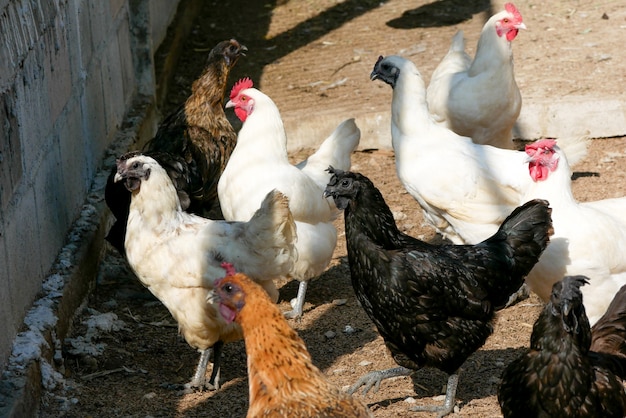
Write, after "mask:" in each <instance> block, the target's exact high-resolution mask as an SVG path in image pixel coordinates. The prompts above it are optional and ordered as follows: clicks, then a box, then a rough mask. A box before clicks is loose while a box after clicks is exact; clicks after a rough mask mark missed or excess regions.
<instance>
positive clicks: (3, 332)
mask: <svg viewBox="0 0 626 418" xmlns="http://www.w3.org/2000/svg"><path fill="white" fill-rule="evenodd" d="M178 3H179V0H97V1H93V0H0V126H1V127H2V129H1V130H0V306H1V308H0V366H1V367H2V368H3V369H4V367H5V366H6V362H7V360H8V357H9V355H10V353H11V346H12V342H13V340H14V338H15V336H16V334H17V333H18V331H19V330H20V327H21V326H22V323H23V320H24V316H25V314H26V312H27V311H28V309H29V308H30V307H31V305H32V303H33V301H34V300H35V299H36V297H37V295H38V293H40V292H41V286H42V281H43V279H44V278H45V277H46V275H47V274H48V273H49V272H50V269H51V267H52V266H53V263H54V261H55V259H56V258H57V255H58V254H59V251H60V250H61V248H62V247H63V245H64V243H65V241H66V235H67V232H68V231H69V229H70V227H71V226H72V223H73V222H74V221H75V220H76V219H77V218H78V216H79V215H80V211H81V207H82V205H83V203H84V202H85V200H86V197H87V195H88V193H89V191H90V187H91V185H92V181H93V179H94V176H95V175H96V173H97V171H98V169H99V168H100V166H101V164H102V161H103V157H104V156H105V152H106V150H107V148H108V147H109V146H110V145H111V143H112V142H113V141H114V139H115V138H116V135H118V132H119V130H120V127H121V126H122V124H123V122H124V120H125V118H126V117H127V115H128V113H129V111H131V108H132V107H133V106H134V105H136V103H137V102H138V100H140V99H139V98H144V99H145V98H146V97H147V100H148V101H150V100H152V101H154V92H155V82H154V80H155V77H154V70H153V62H152V60H151V57H152V56H153V54H154V52H155V50H156V48H157V47H158V45H159V44H160V43H161V41H162V40H163V39H164V37H165V34H166V31H167V27H168V25H169V24H170V22H171V21H172V19H173V18H174V16H175V14H176V11H177V7H178Z"/></svg>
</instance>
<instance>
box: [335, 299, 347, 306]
mask: <svg viewBox="0 0 626 418" xmlns="http://www.w3.org/2000/svg"><path fill="white" fill-rule="evenodd" d="M347 302H348V300H347V299H335V300H333V305H335V306H341V305H345V304H346V303H347Z"/></svg>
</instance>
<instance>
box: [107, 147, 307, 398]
mask: <svg viewBox="0 0 626 418" xmlns="http://www.w3.org/2000/svg"><path fill="white" fill-rule="evenodd" d="M115 181H116V182H119V181H123V182H124V185H125V186H126V187H127V188H128V190H129V191H130V192H131V203H130V212H129V217H128V225H127V230H126V238H125V248H126V255H127V258H128V263H129V264H130V266H131V268H132V269H133V271H134V272H135V274H136V275H137V277H138V278H139V280H140V281H141V283H143V285H144V286H146V287H147V288H148V289H149V290H150V292H152V293H153V294H154V295H155V296H156V297H157V298H158V299H159V300H160V301H161V302H162V303H163V304H164V305H165V306H166V307H167V309H168V310H169V311H170V313H171V314H172V316H173V317H174V318H175V319H176V321H177V322H178V326H179V331H180V333H181V334H182V335H183V336H184V338H185V340H186V341H187V343H188V344H189V345H190V346H192V347H194V348H196V349H198V350H199V351H200V352H201V356H200V362H199V364H198V367H197V369H196V372H195V374H194V376H193V379H192V380H191V382H189V383H188V384H187V388H188V389H197V388H200V389H201V388H204V387H205V381H206V378H205V372H206V369H207V365H208V361H209V357H210V354H211V351H213V356H214V361H213V371H212V374H211V377H210V380H209V382H208V385H206V386H208V387H209V388H211V387H213V388H216V389H217V388H219V370H220V366H219V364H220V355H221V348H222V346H223V344H224V343H227V342H231V341H236V340H239V339H241V338H242V337H243V335H242V331H241V328H240V327H239V326H237V325H235V324H233V323H227V322H226V321H224V319H223V318H222V316H221V315H220V314H219V313H218V310H217V305H216V304H213V303H207V296H208V295H209V292H210V291H211V290H212V289H213V284H214V281H215V280H217V279H220V278H221V277H223V276H224V270H223V269H222V267H221V263H222V262H224V261H227V262H230V263H232V264H233V265H234V266H236V268H237V269H238V270H240V271H242V272H246V274H248V275H250V277H252V278H253V279H254V280H256V281H257V282H258V283H259V284H260V285H261V286H262V287H263V288H264V289H265V290H266V291H267V293H268V294H269V295H270V297H271V298H272V299H273V300H274V301H276V300H277V299H278V291H277V289H276V286H275V284H274V282H273V279H275V278H276V277H279V276H284V275H286V274H287V273H288V272H289V271H290V270H291V267H292V263H293V259H294V257H295V254H294V252H295V249H294V242H295V239H296V230H295V223H294V221H293V217H292V216H291V213H290V212H289V202H288V199H287V197H285V196H284V195H283V194H282V193H280V192H278V191H275V190H274V191H270V192H269V193H268V194H267V195H266V196H265V198H264V200H263V202H262V203H260V204H259V206H260V207H259V208H257V209H258V210H256V211H255V214H254V216H253V217H252V219H250V221H249V222H226V221H213V220H210V219H205V218H202V217H200V216H197V215H193V214H189V213H186V212H183V210H182V209H181V205H180V201H179V199H178V195H177V193H176V189H175V187H174V185H173V183H172V181H171V180H170V178H169V176H168V174H167V172H166V171H165V170H164V169H163V168H162V167H161V166H160V165H159V164H158V163H157V162H156V161H155V160H154V159H153V158H151V157H148V156H145V155H141V154H137V153H130V154H126V155H124V156H122V157H121V158H120V159H118V161H117V173H116V174H115Z"/></svg>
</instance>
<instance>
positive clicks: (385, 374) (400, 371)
mask: <svg viewBox="0 0 626 418" xmlns="http://www.w3.org/2000/svg"><path fill="white" fill-rule="evenodd" d="M411 373H413V370H411V369H407V368H406V367H402V366H400V367H394V368H392V369H387V370H376V371H374V372H369V373H368V374H366V375H365V376H363V377H361V378H360V379H359V380H357V382H356V383H355V384H354V385H352V386H351V387H350V389H348V393H349V394H350V395H352V394H353V393H354V392H356V391H357V389H359V388H360V387H361V386H365V388H364V389H363V395H365V394H366V393H367V392H369V390H370V389H371V388H372V386H374V392H378V389H379V388H380V382H382V381H383V380H385V379H389V378H390V377H397V376H409V375H410V374H411Z"/></svg>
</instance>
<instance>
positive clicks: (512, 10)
mask: <svg viewBox="0 0 626 418" xmlns="http://www.w3.org/2000/svg"><path fill="white" fill-rule="evenodd" d="M504 10H506V11H507V12H509V13H511V14H512V15H513V16H514V17H515V19H517V20H519V21H521V20H522V14H521V13H520V12H519V10H517V7H515V5H514V4H513V3H507V4H505V5H504Z"/></svg>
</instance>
